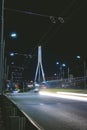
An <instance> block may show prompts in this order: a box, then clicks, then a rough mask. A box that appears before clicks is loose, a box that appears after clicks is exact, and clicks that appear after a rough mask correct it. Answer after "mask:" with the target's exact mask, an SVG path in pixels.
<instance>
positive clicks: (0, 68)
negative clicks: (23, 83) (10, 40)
mask: <svg viewBox="0 0 87 130" xmlns="http://www.w3.org/2000/svg"><path fill="white" fill-rule="evenodd" d="M4 44H5V42H4V0H2V16H1V43H0V93H1V94H2V93H3V78H4V55H3V54H4Z"/></svg>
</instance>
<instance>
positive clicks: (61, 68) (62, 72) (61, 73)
mask: <svg viewBox="0 0 87 130" xmlns="http://www.w3.org/2000/svg"><path fill="white" fill-rule="evenodd" d="M56 65H59V69H60V72H59V77H60V79H62V78H63V77H64V70H63V67H65V66H66V65H65V64H64V63H63V64H60V63H59V62H56ZM57 75H58V74H57Z"/></svg>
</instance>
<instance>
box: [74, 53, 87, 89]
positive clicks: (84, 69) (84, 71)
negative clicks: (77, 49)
mask: <svg viewBox="0 0 87 130" xmlns="http://www.w3.org/2000/svg"><path fill="white" fill-rule="evenodd" d="M76 57H77V59H80V58H81V56H79V55H78V56H76ZM83 73H84V74H83V76H84V87H85V88H86V61H85V60H84V61H83Z"/></svg>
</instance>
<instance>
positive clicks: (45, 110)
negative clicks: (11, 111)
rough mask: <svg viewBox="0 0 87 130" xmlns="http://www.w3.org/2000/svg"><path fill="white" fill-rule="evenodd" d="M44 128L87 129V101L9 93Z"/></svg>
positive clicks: (62, 129) (46, 129)
mask: <svg viewBox="0 0 87 130" xmlns="http://www.w3.org/2000/svg"><path fill="white" fill-rule="evenodd" d="M9 98H10V99H11V100H12V101H14V102H16V103H17V106H18V107H19V108H20V109H22V110H23V111H24V112H25V113H26V114H27V115H28V116H29V117H30V118H31V119H32V120H33V121H35V123H36V124H39V125H40V126H41V127H42V128H43V130H87V102H84V101H76V100H71V99H64V98H59V97H51V96H46V95H39V94H37V93H24V94H23V93H17V94H11V95H9Z"/></svg>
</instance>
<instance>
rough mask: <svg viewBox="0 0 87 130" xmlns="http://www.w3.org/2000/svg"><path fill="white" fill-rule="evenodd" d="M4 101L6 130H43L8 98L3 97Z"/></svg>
mask: <svg viewBox="0 0 87 130" xmlns="http://www.w3.org/2000/svg"><path fill="white" fill-rule="evenodd" d="M2 100H3V117H4V122H5V126H6V130H42V128H40V126H38V125H37V124H35V122H34V121H32V120H30V119H29V118H28V116H27V115H26V114H25V113H24V112H23V111H22V110H20V109H19V108H18V107H17V106H16V104H15V103H13V102H12V101H11V100H10V99H9V98H8V97H6V96H5V95H2Z"/></svg>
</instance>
